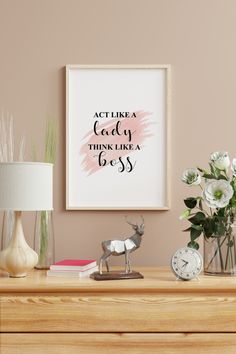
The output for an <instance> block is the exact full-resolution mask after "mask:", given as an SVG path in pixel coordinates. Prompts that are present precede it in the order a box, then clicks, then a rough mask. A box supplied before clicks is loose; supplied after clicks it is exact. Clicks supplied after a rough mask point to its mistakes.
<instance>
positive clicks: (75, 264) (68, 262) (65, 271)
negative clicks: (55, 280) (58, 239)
mask: <svg viewBox="0 0 236 354" xmlns="http://www.w3.org/2000/svg"><path fill="white" fill-rule="evenodd" d="M97 270H98V267H97V262H96V261H95V260H94V259H89V260H85V259H64V260H63V261H60V262H57V263H54V264H52V265H51V266H50V270H48V271H47V276H48V277H72V278H86V277H88V276H89V275H90V274H92V273H93V272H96V271H97Z"/></svg>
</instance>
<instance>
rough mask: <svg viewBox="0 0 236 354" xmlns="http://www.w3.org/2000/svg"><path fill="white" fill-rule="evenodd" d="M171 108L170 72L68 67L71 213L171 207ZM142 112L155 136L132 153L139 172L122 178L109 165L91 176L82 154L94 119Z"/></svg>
mask: <svg viewBox="0 0 236 354" xmlns="http://www.w3.org/2000/svg"><path fill="white" fill-rule="evenodd" d="M166 107H167V70H166V68H95V67H94V68H83V67H79V66H78V67H67V209H110V208H113V209H145V208H147V209H155V208H157V209H159V208H160V209H161V208H163V209H164V208H166V207H167V174H166V172H167V171H166V170H167V149H166V145H167V134H166V131H167V119H166V116H167V111H166ZM140 110H142V111H147V112H151V113H152V114H151V115H150V116H149V120H150V122H151V123H152V124H151V125H150V128H149V130H150V132H151V134H152V136H151V137H148V138H146V139H145V141H144V142H143V143H142V144H141V150H137V151H134V152H133V151H132V152H130V153H129V156H130V158H131V160H132V161H135V160H136V161H137V162H136V165H135V167H134V170H133V171H132V172H130V173H128V172H126V171H124V172H122V173H120V172H118V167H119V165H116V166H114V167H112V166H110V165H107V166H105V167H102V168H101V169H100V170H99V171H97V172H95V173H93V174H91V175H88V173H86V172H84V170H83V168H82V160H83V156H82V155H81V154H80V148H81V146H82V144H83V143H84V140H83V138H84V136H85V135H86V134H87V133H88V131H90V130H92V129H93V125H94V121H95V120H96V119H95V118H94V114H95V113H96V112H98V113H99V112H109V113H111V112H114V113H116V112H137V111H140ZM122 119H126V118H121V122H122ZM98 120H99V123H100V124H102V123H105V122H107V121H108V120H109V119H108V118H104V119H101V118H98ZM131 143H132V141H131ZM103 144H106V136H104V137H103ZM99 152H100V151H94V153H96V154H98V153H99ZM124 160H126V157H124Z"/></svg>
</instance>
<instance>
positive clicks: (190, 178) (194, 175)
mask: <svg viewBox="0 0 236 354" xmlns="http://www.w3.org/2000/svg"><path fill="white" fill-rule="evenodd" d="M182 181H183V182H184V183H186V184H188V185H189V186H197V185H198V184H200V183H201V176H200V174H199V172H198V170H197V169H196V168H188V169H187V170H185V171H184V172H183V174H182Z"/></svg>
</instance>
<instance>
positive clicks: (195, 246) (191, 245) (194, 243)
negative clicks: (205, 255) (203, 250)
mask: <svg viewBox="0 0 236 354" xmlns="http://www.w3.org/2000/svg"><path fill="white" fill-rule="evenodd" d="M187 246H188V247H190V248H194V249H195V250H198V249H199V244H198V243H197V242H195V241H194V242H192V241H190V242H189V243H188V245H187Z"/></svg>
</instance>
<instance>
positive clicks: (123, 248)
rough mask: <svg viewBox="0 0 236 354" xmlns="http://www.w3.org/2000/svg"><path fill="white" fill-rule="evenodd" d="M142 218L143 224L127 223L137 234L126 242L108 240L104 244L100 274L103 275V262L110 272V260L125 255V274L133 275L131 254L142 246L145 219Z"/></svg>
mask: <svg viewBox="0 0 236 354" xmlns="http://www.w3.org/2000/svg"><path fill="white" fill-rule="evenodd" d="M141 218H142V223H141V224H140V225H138V224H132V223H131V222H130V221H128V220H127V218H126V222H127V223H128V224H129V225H131V226H132V228H133V229H134V231H135V234H134V235H132V236H130V237H127V238H126V239H125V240H107V241H103V242H102V249H103V251H104V253H103V255H102V257H101V258H100V262H99V273H100V274H102V265H103V262H105V263H106V268H107V271H108V272H109V265H108V258H109V257H110V256H111V255H112V256H121V255H123V254H124V255H125V273H131V265H130V259H129V255H130V253H131V252H134V251H136V250H137V249H138V248H139V247H140V244H141V241H142V236H143V234H144V219H143V217H142V216H141Z"/></svg>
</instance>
